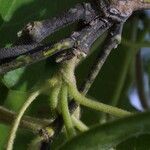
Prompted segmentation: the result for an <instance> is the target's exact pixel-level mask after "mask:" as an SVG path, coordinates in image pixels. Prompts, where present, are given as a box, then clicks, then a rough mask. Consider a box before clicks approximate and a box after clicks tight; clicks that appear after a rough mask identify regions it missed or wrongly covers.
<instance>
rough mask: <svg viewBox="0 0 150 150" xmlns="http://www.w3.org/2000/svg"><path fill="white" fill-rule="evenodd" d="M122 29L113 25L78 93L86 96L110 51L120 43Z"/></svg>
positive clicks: (120, 25)
mask: <svg viewBox="0 0 150 150" xmlns="http://www.w3.org/2000/svg"><path fill="white" fill-rule="evenodd" d="M122 27H123V24H119V25H118V24H117V25H114V27H113V28H112V31H110V33H109V34H108V36H107V37H106V39H105V41H104V43H103V45H102V50H101V51H100V53H99V55H98V56H97V57H96V60H95V61H94V63H93V65H92V67H91V68H90V71H89V74H88V76H87V77H86V79H85V81H84V83H83V85H82V86H81V89H80V91H81V92H82V93H83V94H84V95H86V93H87V92H88V91H89V89H90V87H91V85H92V84H93V82H94V81H95V79H96V77H97V75H98V73H99V72H100V70H101V68H102V66H103V65H104V63H105V61H106V59H107V57H108V56H109V54H110V52H111V50H112V49H113V48H116V47H117V45H118V44H119V43H120V41H121V33H122Z"/></svg>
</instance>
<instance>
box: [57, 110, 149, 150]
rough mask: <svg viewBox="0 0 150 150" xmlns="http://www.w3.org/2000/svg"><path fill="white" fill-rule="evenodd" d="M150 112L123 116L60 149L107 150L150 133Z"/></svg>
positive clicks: (99, 126)
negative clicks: (130, 138)
mask: <svg viewBox="0 0 150 150" xmlns="http://www.w3.org/2000/svg"><path fill="white" fill-rule="evenodd" d="M149 117H150V112H146V113H141V114H137V115H135V116H131V117H128V118H122V119H119V120H116V121H113V122H109V123H106V124H104V125H98V126H96V127H94V128H93V129H91V130H89V131H87V132H85V133H83V134H81V135H79V136H77V137H75V138H73V139H72V140H70V141H69V142H68V143H66V144H65V145H63V146H62V147H61V148H60V150H70V149H71V150H91V149H92V150H98V149H100V150H107V149H109V148H111V147H115V146H116V145H118V144H119V143H120V142H122V141H124V140H126V139H128V138H129V137H132V136H139V135H141V134H144V133H150V121H149Z"/></svg>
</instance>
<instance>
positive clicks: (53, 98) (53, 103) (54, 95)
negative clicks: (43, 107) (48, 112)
mask: <svg viewBox="0 0 150 150" xmlns="http://www.w3.org/2000/svg"><path fill="white" fill-rule="evenodd" d="M60 88H61V86H60V85H55V86H54V87H52V88H51V89H52V90H51V94H50V108H51V109H52V110H55V109H56V107H57V104H58V95H59V92H60Z"/></svg>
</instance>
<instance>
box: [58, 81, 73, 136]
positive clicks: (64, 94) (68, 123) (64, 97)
mask: <svg viewBox="0 0 150 150" xmlns="http://www.w3.org/2000/svg"><path fill="white" fill-rule="evenodd" d="M60 97H61V101H60V102H61V111H62V116H63V120H64V124H65V127H66V130H67V135H68V138H72V137H73V136H74V135H75V130H74V127H73V123H72V120H71V115H70V113H69V109H68V89H67V86H66V85H65V84H63V85H62V88H61V92H60Z"/></svg>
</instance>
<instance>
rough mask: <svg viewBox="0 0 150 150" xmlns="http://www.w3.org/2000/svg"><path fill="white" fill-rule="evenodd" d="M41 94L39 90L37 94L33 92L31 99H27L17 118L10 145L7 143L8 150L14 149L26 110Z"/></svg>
mask: <svg viewBox="0 0 150 150" xmlns="http://www.w3.org/2000/svg"><path fill="white" fill-rule="evenodd" d="M40 93H41V90H38V91H36V92H33V93H32V94H31V95H30V96H29V98H28V99H27V101H26V102H25V103H24V105H23V106H22V108H21V109H20V111H19V113H18V115H17V116H16V119H15V121H14V123H13V126H12V129H11V131H10V136H9V139H8V143H7V148H6V150H12V149H13V145H14V140H15V137H16V132H17V129H18V127H19V124H20V121H21V118H22V116H23V115H24V113H25V111H26V109H27V108H28V107H29V106H30V104H31V103H32V102H33V101H34V100H35V99H36V97H37V96H38V95H39V94H40Z"/></svg>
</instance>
